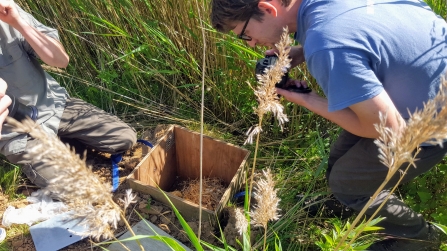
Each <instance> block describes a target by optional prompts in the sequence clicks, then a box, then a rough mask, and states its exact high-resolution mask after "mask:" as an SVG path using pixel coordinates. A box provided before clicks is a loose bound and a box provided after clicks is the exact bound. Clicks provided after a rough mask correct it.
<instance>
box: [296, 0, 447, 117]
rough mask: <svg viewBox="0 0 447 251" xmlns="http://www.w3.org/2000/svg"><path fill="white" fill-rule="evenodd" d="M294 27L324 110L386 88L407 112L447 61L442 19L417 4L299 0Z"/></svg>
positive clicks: (431, 91)
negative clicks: (324, 101)
mask: <svg viewBox="0 0 447 251" xmlns="http://www.w3.org/2000/svg"><path fill="white" fill-rule="evenodd" d="M369 2H371V4H368V3H369ZM298 25H299V28H298V33H297V37H296V38H297V40H298V41H299V42H300V43H301V44H302V45H303V47H304V52H305V57H306V61H307V63H308V67H309V70H310V72H311V73H312V75H313V76H314V77H315V78H316V79H317V82H318V84H319V85H321V87H322V88H323V90H324V92H325V94H326V95H327V97H328V100H329V110H330V111H334V110H340V109H343V108H346V107H349V106H350V105H352V104H354V103H357V102H360V101H363V100H366V99H369V98H371V97H374V96H375V95H377V94H378V93H379V92H380V91H382V89H383V88H385V90H386V91H387V93H388V95H389V96H390V97H391V99H392V100H393V102H394V104H395V105H396V108H397V109H398V111H399V112H400V113H401V115H402V117H403V118H408V116H409V113H408V111H410V112H411V113H412V112H414V111H415V109H417V108H418V109H422V108H423V102H426V101H427V100H429V99H431V98H433V97H434V96H435V95H436V93H437V90H438V89H439V88H438V87H439V84H440V77H441V75H442V74H443V73H444V72H445V70H446V67H447V46H446V41H447V25H446V23H445V21H444V20H443V19H441V18H439V17H437V16H436V15H435V14H434V13H433V12H432V10H431V9H430V8H429V7H428V6H427V5H426V4H425V3H423V2H420V1H396V0H377V1H343V0H334V1H320V0H311V1H303V3H302V5H301V7H300V11H299V14H298ZM328 65H330V67H326V66H328ZM323 66H324V67H323Z"/></svg>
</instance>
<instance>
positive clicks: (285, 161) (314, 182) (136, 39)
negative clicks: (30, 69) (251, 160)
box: [0, 0, 447, 250]
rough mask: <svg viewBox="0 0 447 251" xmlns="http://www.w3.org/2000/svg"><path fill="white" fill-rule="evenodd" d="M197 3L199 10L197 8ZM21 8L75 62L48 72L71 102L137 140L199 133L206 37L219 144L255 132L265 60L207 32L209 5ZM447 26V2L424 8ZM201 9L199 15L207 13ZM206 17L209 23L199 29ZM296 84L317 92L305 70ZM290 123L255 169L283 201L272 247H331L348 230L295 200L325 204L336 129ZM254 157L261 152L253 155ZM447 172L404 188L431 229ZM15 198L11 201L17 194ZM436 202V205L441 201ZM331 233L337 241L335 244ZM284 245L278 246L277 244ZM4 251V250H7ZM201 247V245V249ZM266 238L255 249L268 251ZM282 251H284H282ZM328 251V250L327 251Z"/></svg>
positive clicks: (273, 131)
mask: <svg viewBox="0 0 447 251" xmlns="http://www.w3.org/2000/svg"><path fill="white" fill-rule="evenodd" d="M196 1H198V0H196ZM196 1H181V0H141V1H135V0H90V1H89V0H66V1H58V0H46V1H43V0H17V3H18V4H19V5H21V6H22V7H23V8H24V9H25V10H27V11H30V12H31V13H32V14H33V15H34V16H35V17H36V18H37V19H39V20H40V21H42V22H43V23H45V24H47V25H49V26H52V27H54V28H56V29H58V30H59V35H60V37H61V42H62V43H63V45H64V46H65V49H66V50H67V52H68V54H69V55H70V64H69V67H68V68H67V69H66V70H63V71H61V70H59V69H48V72H50V74H51V75H52V76H54V77H55V78H56V79H57V80H58V81H59V82H60V83H61V84H62V85H63V86H64V87H66V88H67V90H68V91H69V93H70V94H71V95H72V96H75V97H80V98H82V99H84V100H86V101H88V102H90V103H92V104H94V105H96V106H98V107H101V108H103V109H104V110H106V111H109V112H112V113H115V114H117V115H118V116H119V117H121V118H122V119H124V120H125V121H126V122H128V123H130V124H132V125H133V126H134V127H135V128H136V129H137V130H139V131H142V130H143V129H144V128H145V127H148V126H154V125H156V124H159V123H163V124H165V123H176V124H182V125H185V126H188V127H189V128H198V126H199V124H200V123H199V121H200V114H199V113H198V111H199V110H200V106H201V81H202V79H201V77H202V62H203V59H202V48H203V46H204V45H203V43H202V29H204V31H205V38H206V48H207V54H206V69H205V73H206V75H205V89H206V92H205V114H204V120H205V127H206V130H207V131H212V132H213V135H212V136H213V137H220V138H224V139H225V141H227V142H231V143H234V144H237V145H242V143H243V142H244V140H245V136H244V133H245V132H246V131H247V129H248V128H249V127H250V126H251V125H253V124H256V123H257V121H258V118H257V117H256V116H255V115H254V114H253V109H252V107H253V106H256V100H255V96H254V94H253V90H252V89H251V88H250V87H249V85H248V84H246V82H247V81H249V82H250V83H252V84H253V83H254V82H255V80H254V65H255V62H256V59H258V58H260V57H262V53H263V50H262V48H261V49H251V48H248V47H247V46H246V45H245V44H244V43H243V42H241V41H239V40H237V39H235V37H234V36H233V35H232V34H230V35H224V34H220V33H217V32H215V31H214V30H213V29H212V28H211V27H210V26H209V25H208V22H207V14H206V13H208V9H207V8H208V4H207V3H208V1H198V3H199V4H198V5H197V4H196ZM426 2H427V3H428V4H429V5H430V6H431V7H432V8H433V9H434V10H435V12H437V13H438V14H440V15H441V16H442V17H444V18H446V1H445V0H427V1H426ZM196 6H200V8H201V9H200V10H198V9H197V7H196ZM198 13H202V16H205V20H203V21H204V27H200V20H199V15H198ZM291 75H292V76H293V77H294V78H298V79H307V80H308V81H309V82H310V85H311V87H312V88H313V89H317V85H316V83H315V81H314V80H313V78H312V77H311V76H310V75H309V73H308V72H307V69H306V66H305V65H302V66H300V67H299V68H298V69H296V70H293V71H292V72H291ZM284 105H285V113H287V114H288V116H289V118H290V122H288V123H287V124H286V125H285V126H286V128H285V130H284V131H283V132H281V131H280V130H279V128H278V126H277V124H276V122H275V120H274V118H273V117H269V116H268V115H266V117H265V118H264V119H263V128H264V130H265V132H264V133H263V134H261V139H260V145H259V149H258V157H257V161H256V162H257V168H259V169H261V168H265V167H270V168H271V169H272V171H273V172H274V173H275V175H276V179H277V180H278V188H279V196H280V197H281V204H280V208H281V210H282V211H281V214H282V215H283V216H282V217H281V218H280V220H279V221H277V222H275V223H272V224H271V225H269V228H268V229H269V231H268V234H267V245H268V246H269V247H272V250H273V247H275V245H281V250H319V247H320V248H322V249H325V248H329V247H332V246H331V245H332V244H331V241H334V240H338V238H339V237H340V235H341V233H342V232H343V231H345V228H344V227H345V224H346V222H342V221H330V222H329V223H328V222H326V219H321V218H308V217H307V216H306V214H305V212H304V209H303V201H297V199H296V195H297V194H303V195H307V196H317V195H325V194H327V192H326V191H327V188H326V187H327V185H326V184H325V182H326V181H325V179H324V172H325V168H326V164H327V157H328V150H329V145H330V144H331V142H333V139H334V138H335V137H336V135H337V133H338V128H337V127H336V126H335V125H333V124H331V123H330V122H328V121H326V120H324V119H322V118H320V117H319V116H317V115H315V114H312V113H310V112H308V111H307V110H306V109H303V108H300V107H297V106H295V105H292V104H284ZM246 148H248V149H249V150H252V153H253V152H254V151H253V150H254V148H253V146H251V145H249V146H246ZM2 166H3V167H2V168H0V185H1V187H2V190H3V191H4V192H5V193H8V194H11V193H13V192H14V191H15V189H16V187H15V185H16V184H17V174H18V168H17V167H15V166H9V164H2ZM446 172H447V164H446V163H443V164H440V165H438V166H437V167H436V168H435V169H434V170H433V171H432V172H430V173H428V174H426V175H424V176H422V177H420V178H418V179H417V180H416V181H415V182H412V183H410V184H406V185H404V186H402V187H401V188H400V192H401V193H402V195H403V198H404V199H405V200H406V201H407V202H408V203H409V204H410V205H411V206H413V207H414V208H415V210H417V211H419V212H421V213H422V214H424V215H425V216H426V217H427V219H429V220H432V221H434V222H438V223H441V224H443V225H447V205H446V198H447V182H446V181H445V178H444V177H445V173H446ZM11 195H12V194H11ZM434 195H436V196H434ZM333 233H336V235H334V234H333ZM277 236H280V239H279V241H280V244H279V242H278V237H277ZM3 245H5V244H0V250H3V249H2V248H3V247H4V246H3ZM197 245H199V244H197ZM262 245H263V240H262V237H259V238H258V241H257V243H256V244H255V247H258V248H262ZM277 250H278V249H277ZM325 250H326V249H325Z"/></svg>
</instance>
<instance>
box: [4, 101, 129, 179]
mask: <svg viewBox="0 0 447 251" xmlns="http://www.w3.org/2000/svg"><path fill="white" fill-rule="evenodd" d="M57 135H58V136H59V137H60V138H61V140H63V141H66V142H73V141H75V142H79V143H81V144H83V145H84V146H86V147H89V148H92V149H95V150H97V151H100V152H106V153H112V154H114V153H121V152H124V151H126V150H128V149H130V148H131V147H132V146H133V145H134V144H135V142H136V139H137V138H136V133H135V130H134V129H133V128H131V127H130V126H129V125H127V124H126V123H124V122H123V121H121V120H120V119H119V118H117V117H116V116H114V115H111V114H109V113H107V112H105V111H103V110H101V109H99V108H97V107H95V106H93V105H91V104H89V103H87V102H85V101H83V100H81V99H76V98H69V99H67V102H66V106H65V110H64V112H63V114H62V118H61V122H60V124H59V129H58V133H57ZM36 144H39V141H38V140H35V139H33V138H29V139H28V141H27V146H26V148H27V149H29V148H31V147H32V146H34V145H36ZM25 154H26V150H25V151H24V152H21V153H18V154H13V155H9V156H7V158H8V160H9V161H10V162H12V163H15V164H20V165H23V166H22V171H23V172H24V173H25V174H26V176H27V177H28V178H29V179H30V181H31V182H33V183H34V184H35V185H37V186H39V187H45V186H46V185H47V181H48V180H49V179H51V178H53V177H54V172H53V171H52V167H51V166H48V165H46V164H45V163H42V162H39V161H37V162H36V161H33V160H32V159H26V158H25Z"/></svg>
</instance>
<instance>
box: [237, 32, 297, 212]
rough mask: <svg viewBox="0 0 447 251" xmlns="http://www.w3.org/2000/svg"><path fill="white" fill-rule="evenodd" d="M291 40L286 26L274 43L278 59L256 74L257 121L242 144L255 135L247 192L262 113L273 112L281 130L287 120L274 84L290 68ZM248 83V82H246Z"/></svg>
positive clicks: (256, 148) (279, 80) (250, 140)
mask: <svg viewBox="0 0 447 251" xmlns="http://www.w3.org/2000/svg"><path fill="white" fill-rule="evenodd" d="M291 43H292V40H291V39H290V36H289V29H288V28H287V27H286V28H284V30H283V33H282V35H281V39H280V41H279V42H278V43H277V44H275V46H276V48H277V49H278V55H277V56H278V59H277V61H276V63H275V65H274V66H272V67H269V68H266V69H265V70H264V74H262V75H258V76H257V78H258V80H259V81H258V82H259V85H258V87H257V88H256V90H255V89H254V88H253V87H252V89H253V90H254V94H255V95H256V97H257V100H258V107H257V108H254V110H255V113H256V114H257V115H258V118H259V121H258V124H257V125H254V126H252V127H250V129H249V130H248V131H247V133H246V135H247V136H248V137H247V140H246V141H245V142H244V144H247V143H250V144H252V143H253V140H254V137H255V136H256V146H255V153H254V159H253V166H252V169H251V176H250V186H249V190H248V192H249V194H251V192H252V188H253V177H254V171H255V165H256V157H257V154H258V146H259V135H260V133H261V132H262V120H263V118H264V115H265V114H266V113H267V112H271V113H273V115H274V116H275V117H276V119H277V120H278V123H279V126H280V127H281V130H282V129H283V125H284V123H285V122H287V121H289V119H288V118H287V115H286V114H285V113H284V107H283V106H282V105H281V103H280V102H279V97H278V94H277V93H276V88H275V85H276V83H278V82H281V79H282V76H283V75H284V74H285V73H286V72H287V71H288V69H289V68H290V62H291V59H290V58H289V52H290V44H291ZM248 84H249V85H250V83H248ZM250 201H251V196H250V197H249V200H248V207H249V206H250Z"/></svg>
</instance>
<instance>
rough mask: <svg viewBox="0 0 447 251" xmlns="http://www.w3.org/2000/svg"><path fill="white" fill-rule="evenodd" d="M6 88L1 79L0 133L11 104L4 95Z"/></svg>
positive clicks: (8, 98) (9, 99)
mask: <svg viewBox="0 0 447 251" xmlns="http://www.w3.org/2000/svg"><path fill="white" fill-rule="evenodd" d="M6 88H8V85H7V84H6V82H5V81H4V80H3V79H1V78H0V131H1V128H2V125H3V122H4V121H5V119H6V117H7V116H8V114H9V110H8V107H9V105H10V104H11V98H10V97H9V96H8V95H6V94H5V93H6ZM0 137H1V136H0Z"/></svg>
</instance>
